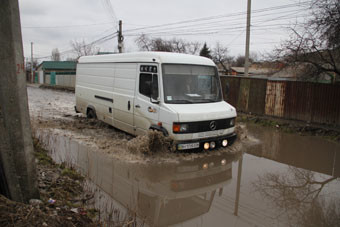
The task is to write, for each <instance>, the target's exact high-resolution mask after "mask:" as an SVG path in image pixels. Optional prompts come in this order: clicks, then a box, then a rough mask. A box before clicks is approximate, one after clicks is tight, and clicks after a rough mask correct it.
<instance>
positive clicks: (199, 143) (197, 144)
mask: <svg viewBox="0 0 340 227" xmlns="http://www.w3.org/2000/svg"><path fill="white" fill-rule="evenodd" d="M236 138H237V135H236V133H231V134H229V135H223V136H217V137H209V138H202V139H197V140H188V141H177V144H176V149H177V150H178V151H183V150H202V149H205V148H204V144H205V143H209V145H210V144H211V143H212V142H213V143H215V146H214V147H213V148H211V147H209V148H208V149H206V150H211V149H215V148H219V147H226V146H223V145H222V142H223V141H224V140H227V146H231V145H232V144H233V143H234V142H235V140H236Z"/></svg>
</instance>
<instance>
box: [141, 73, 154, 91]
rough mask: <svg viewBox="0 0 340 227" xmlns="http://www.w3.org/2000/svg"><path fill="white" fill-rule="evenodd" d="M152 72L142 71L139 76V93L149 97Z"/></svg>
mask: <svg viewBox="0 0 340 227" xmlns="http://www.w3.org/2000/svg"><path fill="white" fill-rule="evenodd" d="M151 82H152V74H148V73H141V74H140V76H139V93H141V94H142V95H145V96H147V97H150V96H151Z"/></svg>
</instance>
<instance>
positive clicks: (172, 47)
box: [135, 34, 201, 54]
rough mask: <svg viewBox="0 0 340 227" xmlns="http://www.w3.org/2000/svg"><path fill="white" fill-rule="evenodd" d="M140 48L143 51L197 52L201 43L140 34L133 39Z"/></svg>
mask: <svg viewBox="0 0 340 227" xmlns="http://www.w3.org/2000/svg"><path fill="white" fill-rule="evenodd" d="M135 42H136V44H137V45H138V47H139V49H140V50H143V51H164V52H176V53H187V54H197V53H198V51H199V49H200V46H201V44H200V43H199V42H188V41H185V40H183V39H177V38H173V39H170V40H166V39H162V38H159V37H158V38H149V37H148V36H146V35H144V34H142V35H141V36H139V37H138V38H137V39H136V40H135Z"/></svg>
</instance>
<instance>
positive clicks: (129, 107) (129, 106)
mask: <svg viewBox="0 0 340 227" xmlns="http://www.w3.org/2000/svg"><path fill="white" fill-rule="evenodd" d="M130 109H131V104H130V101H128V110H130Z"/></svg>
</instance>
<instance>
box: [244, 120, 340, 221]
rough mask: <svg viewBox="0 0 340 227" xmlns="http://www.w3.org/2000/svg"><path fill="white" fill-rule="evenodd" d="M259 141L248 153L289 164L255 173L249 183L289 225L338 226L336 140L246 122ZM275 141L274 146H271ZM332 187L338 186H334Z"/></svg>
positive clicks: (339, 211)
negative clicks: (269, 128)
mask: <svg viewBox="0 0 340 227" xmlns="http://www.w3.org/2000/svg"><path fill="white" fill-rule="evenodd" d="M248 129H249V130H250V133H252V134H253V135H256V136H257V137H258V138H260V140H261V143H260V144H259V145H258V146H256V147H252V149H250V150H249V151H248V153H250V154H253V155H256V156H259V157H265V158H269V159H272V160H275V161H278V162H280V163H284V164H288V166H285V167H284V168H277V171H275V172H266V173H264V174H260V175H258V178H257V180H255V181H253V183H252V185H253V186H254V188H255V190H256V191H257V192H259V193H260V194H261V195H262V196H263V198H265V199H267V200H269V201H271V202H272V203H273V204H274V206H275V207H276V208H279V211H280V212H279V213H278V214H277V215H276V217H277V218H278V219H283V220H285V221H286V222H287V224H289V225H290V226H338V225H339V223H340V207H339V202H340V199H339V190H338V189H339V173H340V172H339V160H338V159H337V155H339V154H338V153H339V152H340V146H339V144H335V143H332V142H329V141H326V140H323V139H321V138H317V137H301V136H296V135H291V134H284V133H279V132H276V131H274V130H262V131H259V130H258V128H257V127H253V126H251V125H250V126H248ZM273 145H274V146H273ZM334 188H337V189H335V190H334Z"/></svg>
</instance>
